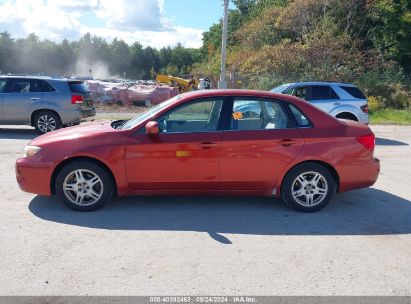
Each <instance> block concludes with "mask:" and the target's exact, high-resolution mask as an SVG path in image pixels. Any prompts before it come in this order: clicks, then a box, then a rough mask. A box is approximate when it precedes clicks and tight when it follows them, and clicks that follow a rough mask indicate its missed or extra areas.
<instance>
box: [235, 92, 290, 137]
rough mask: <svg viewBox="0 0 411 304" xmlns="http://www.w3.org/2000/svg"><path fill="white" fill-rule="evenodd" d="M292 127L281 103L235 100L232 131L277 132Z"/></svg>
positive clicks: (246, 99)
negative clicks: (276, 130)
mask: <svg viewBox="0 0 411 304" xmlns="http://www.w3.org/2000/svg"><path fill="white" fill-rule="evenodd" d="M290 127H291V122H290V121H289V119H288V116H287V114H286V113H285V111H284V109H283V107H282V105H281V103H280V102H277V101H271V100H253V99H248V98H245V99H242V98H235V99H234V104H233V112H232V115H231V123H230V130H242V131H246V130H250V131H253V130H275V129H287V128H290Z"/></svg>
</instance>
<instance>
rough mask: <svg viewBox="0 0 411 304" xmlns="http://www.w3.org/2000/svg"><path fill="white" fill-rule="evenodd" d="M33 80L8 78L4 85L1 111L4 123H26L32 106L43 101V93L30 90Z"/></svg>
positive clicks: (39, 104)
mask: <svg viewBox="0 0 411 304" xmlns="http://www.w3.org/2000/svg"><path fill="white" fill-rule="evenodd" d="M33 83H34V81H32V80H29V79H16V78H13V79H10V80H9V81H7V84H6V87H5V92H6V93H5V94H4V99H3V113H4V120H5V122H6V123H27V122H29V120H30V114H31V112H32V110H33V109H34V108H37V107H40V106H41V104H42V102H43V100H42V99H43V93H41V92H32V89H33Z"/></svg>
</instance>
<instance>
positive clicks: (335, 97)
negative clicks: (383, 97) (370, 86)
mask: <svg viewBox="0 0 411 304" xmlns="http://www.w3.org/2000/svg"><path fill="white" fill-rule="evenodd" d="M271 91H272V92H275V93H283V94H288V95H293V96H296V97H299V98H301V99H305V100H307V101H309V102H310V103H312V104H313V105H315V106H317V107H318V108H320V109H321V110H323V111H325V112H328V113H330V114H331V115H333V116H335V117H337V118H341V119H350V120H355V121H359V122H362V123H365V124H368V122H369V116H368V101H367V98H366V97H365V96H364V94H363V93H362V92H361V91H360V90H359V89H358V88H357V87H356V86H354V85H352V84H348V83H337V82H295V83H286V84H283V85H280V86H278V87H276V88H274V89H272V90H271Z"/></svg>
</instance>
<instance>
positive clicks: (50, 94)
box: [0, 76, 96, 133]
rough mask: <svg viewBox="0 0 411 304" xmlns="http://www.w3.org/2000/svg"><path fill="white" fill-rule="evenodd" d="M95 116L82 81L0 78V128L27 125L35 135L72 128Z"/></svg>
mask: <svg viewBox="0 0 411 304" xmlns="http://www.w3.org/2000/svg"><path fill="white" fill-rule="evenodd" d="M95 114H96V111H95V108H94V106H93V101H92V100H91V95H90V94H89V92H88V91H87V89H86V87H85V86H84V84H83V82H82V81H78V80H70V79H59V78H51V77H37V76H36V77H33V76H0V124H4V125H6V124H7V125H30V126H33V127H35V129H36V131H37V132H39V133H47V132H50V131H54V130H57V129H59V128H61V127H65V126H69V125H76V124H79V123H80V120H81V118H82V117H87V116H93V115H95Z"/></svg>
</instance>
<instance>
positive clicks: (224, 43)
mask: <svg viewBox="0 0 411 304" xmlns="http://www.w3.org/2000/svg"><path fill="white" fill-rule="evenodd" d="M223 1H224V19H223V39H222V43H221V73H220V81H219V82H218V88H219V89H227V81H226V79H225V66H226V50H227V23H228V4H229V2H230V0H223Z"/></svg>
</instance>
